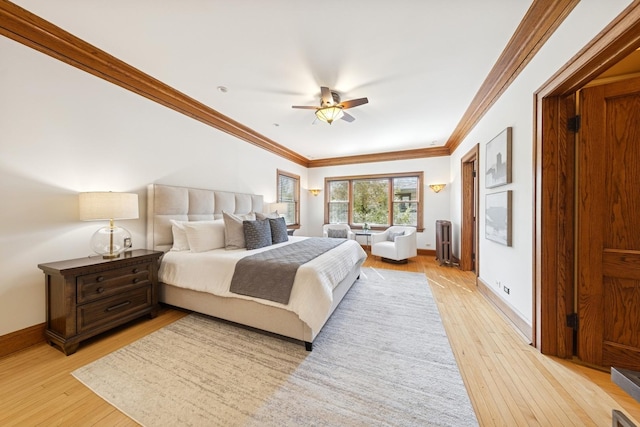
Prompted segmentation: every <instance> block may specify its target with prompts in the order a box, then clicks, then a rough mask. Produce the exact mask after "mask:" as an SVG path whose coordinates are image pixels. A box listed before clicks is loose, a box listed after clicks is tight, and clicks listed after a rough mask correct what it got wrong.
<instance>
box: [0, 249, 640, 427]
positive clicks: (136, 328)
mask: <svg viewBox="0 0 640 427" xmlns="http://www.w3.org/2000/svg"><path fill="white" fill-rule="evenodd" d="M365 265H366V266H369V267H373V268H386V269H397V270H404V271H414V272H424V273H425V274H426V276H427V278H428V279H429V283H430V285H431V289H432V291H433V294H434V296H435V298H436V300H437V303H438V307H439V309H440V313H441V315H442V320H443V323H444V325H445V328H446V330H447V334H448V336H449V340H450V342H451V346H452V348H453V351H454V354H455V356H456V359H457V361H458V365H459V367H460V372H461V374H462V377H463V379H464V382H465V384H466V387H467V390H468V392H469V396H470V397H471V401H472V403H473V406H474V409H475V411H476V414H477V416H478V420H479V422H480V425H482V426H536V425H540V426H610V425H611V410H612V409H614V408H615V409H619V410H622V411H623V412H624V413H625V414H627V415H628V416H629V417H630V418H631V419H632V420H633V421H634V422H635V423H636V424H638V426H640V423H638V420H640V404H639V403H637V402H636V401H635V400H633V399H632V398H630V397H629V396H628V395H626V394H625V393H624V392H623V391H622V390H621V389H619V388H618V387H617V386H616V385H615V384H613V383H612V382H611V380H610V377H609V374H608V373H605V372H601V371H598V370H594V369H590V368H587V367H583V366H580V365H577V364H574V363H571V362H569V361H565V360H559V359H555V358H550V357H546V356H542V355H541V354H540V353H538V352H537V351H536V350H535V349H534V348H532V347H531V346H529V345H527V343H526V342H525V341H524V339H523V338H522V337H521V335H520V334H519V333H517V332H516V331H515V329H513V328H512V327H511V325H510V324H509V323H508V322H507V321H506V320H505V318H504V317H503V316H501V315H500V314H499V313H498V312H496V311H495V309H494V308H493V307H492V306H491V305H490V304H489V303H488V302H487V301H486V300H485V298H484V297H483V296H482V295H481V294H480V293H479V292H477V290H476V287H475V279H474V276H473V274H470V273H463V272H461V271H459V270H458V269H456V268H452V267H439V266H437V264H436V263H435V262H434V261H433V258H432V257H426V256H419V257H418V258H416V259H414V260H411V261H410V262H409V263H408V264H405V265H398V266H397V265H391V264H387V263H382V262H380V261H379V260H378V259H377V257H375V258H374V257H371V256H370V257H369V258H368V260H367V262H366V264H365ZM184 315H185V313H183V312H180V311H177V310H170V309H165V310H163V311H162V312H161V314H160V315H159V316H158V317H157V318H155V319H153V320H149V319H141V320H139V321H136V322H133V323H132V324H129V325H126V327H122V328H119V329H117V330H115V331H113V332H110V333H106V334H103V335H101V336H100V337H96V338H94V339H91V340H88V341H86V342H84V343H83V344H81V345H80V349H79V350H78V352H77V353H76V354H74V355H71V356H68V357H67V356H64V355H63V354H62V353H61V352H60V351H58V350H56V349H54V348H52V347H50V346H48V345H47V344H44V343H43V344H40V345H36V346H33V347H31V348H28V349H26V350H23V351H21V352H18V353H15V354H12V355H9V356H6V357H4V358H2V359H0V425H2V426H12V425H20V426H22V425H27V426H38V425H42V426H53V425H60V426H79V425H81V426H92V425H99V426H130V425H136V424H135V423H134V422H133V421H132V420H130V419H129V418H127V417H126V416H124V415H123V414H121V413H120V412H119V411H118V410H117V409H115V408H113V407H112V406H110V405H109V404H107V403H105V402H104V401H103V400H102V399H100V398H99V397H97V396H96V395H95V394H93V393H92V392H91V391H89V390H88V389H87V388H86V387H84V386H83V385H82V384H81V383H79V382H78V381H77V380H75V379H74V378H73V377H72V376H71V375H70V372H71V371H73V370H74V369H76V368H79V367H81V366H83V365H85V364H87V363H89V362H91V361H93V360H96V359H98V358H100V357H101V356H103V355H105V354H107V353H110V352H112V351H114V350H116V349H118V348H120V347H122V346H124V345H126V344H128V343H131V342H133V341H135V340H137V339H139V338H141V337H143V336H145V335H147V334H149V333H150V332H152V331H155V330H157V329H159V328H162V327H163V326H165V325H167V324H169V323H171V322H173V321H175V320H177V319H179V318H180V317H182V316H184Z"/></svg>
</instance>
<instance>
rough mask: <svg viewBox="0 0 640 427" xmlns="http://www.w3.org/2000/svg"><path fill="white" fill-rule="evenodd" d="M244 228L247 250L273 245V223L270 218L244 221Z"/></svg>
mask: <svg viewBox="0 0 640 427" xmlns="http://www.w3.org/2000/svg"><path fill="white" fill-rule="evenodd" d="M242 229H243V231H244V240H245V242H246V244H247V250H251V249H259V248H264V247H265V246H271V225H269V220H268V219H257V220H255V221H246V220H245V221H242Z"/></svg>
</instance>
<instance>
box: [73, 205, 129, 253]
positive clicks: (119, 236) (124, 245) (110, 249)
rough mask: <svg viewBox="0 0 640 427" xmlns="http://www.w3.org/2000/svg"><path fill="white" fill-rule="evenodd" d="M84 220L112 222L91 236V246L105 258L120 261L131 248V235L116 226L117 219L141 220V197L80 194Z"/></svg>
mask: <svg viewBox="0 0 640 427" xmlns="http://www.w3.org/2000/svg"><path fill="white" fill-rule="evenodd" d="M79 202H80V203H79V205H80V220H82V221H109V225H107V226H104V227H101V228H100V229H98V231H96V232H95V233H94V235H93V237H91V242H90V246H91V249H93V251H94V252H96V253H98V254H100V255H102V258H104V259H113V258H118V257H119V256H120V254H121V253H122V252H124V251H125V250H127V249H129V248H130V247H131V233H129V231H128V230H127V229H126V228H123V227H119V226H117V225H115V224H114V223H113V221H114V220H116V219H137V218H138V195H137V194H135V193H111V192H92V193H80V196H79Z"/></svg>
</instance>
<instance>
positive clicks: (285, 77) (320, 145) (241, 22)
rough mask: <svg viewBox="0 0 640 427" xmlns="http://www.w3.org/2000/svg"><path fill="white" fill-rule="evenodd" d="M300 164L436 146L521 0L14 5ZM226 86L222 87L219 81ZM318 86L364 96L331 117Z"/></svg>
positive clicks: (502, 41) (63, 0) (117, 0)
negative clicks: (324, 116)
mask: <svg viewBox="0 0 640 427" xmlns="http://www.w3.org/2000/svg"><path fill="white" fill-rule="evenodd" d="M14 3H15V4H17V5H19V6H21V7H23V8H25V9H27V10H28V11H30V12H32V13H35V14H36V15H38V16H40V17H41V18H44V19H46V20H48V21H50V22H52V23H53V24H55V25H57V26H59V27H61V28H62V29H64V30H66V31H68V32H70V33H72V34H74V35H75V36H77V37H79V38H81V39H83V40H84V41H86V42H88V43H91V44H93V45H95V46H97V47H98V48H100V49H102V50H104V51H106V52H107V53H110V54H111V55H113V56H115V57H117V58H119V59H120V60H122V61H124V62H126V63H128V64H129V65H131V66H133V67H136V68H138V69H139V70H141V71H143V72H144V73H147V74H149V75H151V76H152V77H155V78H156V79H158V80H160V81H162V82H164V83H165V84H167V85H169V86H171V87H173V88H175V89H176V90H178V91H180V92H182V93H184V94H186V95H188V96H189V97H191V98H194V99H195V100H197V101H200V102H201V103H203V104H205V105H207V106H208V107H211V108H212V109H214V110H216V111H218V112H219V113H221V114H223V115H225V116H228V117H230V118H231V119H233V120H235V121H237V122H240V123H241V124H243V125H245V126H247V127H248V128H250V129H252V130H253V131H255V132H257V133H259V134H261V135H264V136H265V137H266V138H268V139H270V140H273V141H275V142H277V143H278V144H280V145H282V146H284V147H286V148H288V149H290V150H292V151H294V152H295V153H298V154H299V155H301V156H304V157H306V158H307V159H310V160H313V159H326V158H334V157H343V156H355V155H364V154H372V153H381V152H390V151H399V150H412V149H420V148H427V147H437V146H442V145H445V143H446V142H447V140H448V139H449V137H450V136H451V134H452V133H453V131H454V129H455V128H456V126H457V125H458V123H459V122H460V120H461V118H462V117H463V115H464V114H465V111H466V110H467V108H468V107H469V105H470V103H471V102H472V100H473V98H474V96H475V95H476V93H477V92H478V90H479V88H480V87H481V85H482V83H483V81H484V80H485V78H486V77H487V75H488V73H489V72H490V71H491V69H492V67H493V66H494V64H495V63H496V61H497V59H498V58H499V56H500V54H501V53H502V51H503V49H505V46H506V45H507V43H508V42H509V39H510V38H511V36H512V34H513V33H514V31H515V30H516V28H517V27H518V25H519V23H520V21H521V19H522V18H523V17H524V16H525V14H526V12H527V10H528V9H529V7H530V6H531V1H530V0H483V1H477V0H448V1H443V0H399V1H396V2H386V1H377V0H350V1H335V0H328V1H325V2H322V3H312V2H310V1H304V0H269V1H264V0H237V1H222V0H180V1H158V0H136V1H134V2H131V1H129V0H111V1H109V2H105V1H97V0H84V1H81V2H79V1H77V0H57V1H56V2H43V1H39V0H15V1H14ZM220 86H224V87H225V88H227V91H226V93H225V92H222V91H219V90H218V89H217V88H218V87H220ZM320 86H328V87H330V88H331V89H333V90H335V91H337V92H338V93H339V94H340V95H341V97H342V100H348V99H353V98H361V97H367V98H368V99H369V103H368V104H366V105H362V106H359V107H356V108H353V109H350V110H348V112H349V113H350V114H351V115H352V116H353V117H355V119H356V120H355V121H354V122H352V123H348V122H346V121H343V120H339V121H337V122H334V123H333V124H332V125H328V124H326V123H324V122H320V121H317V120H314V119H315V116H314V114H313V110H299V109H292V108H291V106H292V105H312V106H315V105H319V102H320V101H319V98H320Z"/></svg>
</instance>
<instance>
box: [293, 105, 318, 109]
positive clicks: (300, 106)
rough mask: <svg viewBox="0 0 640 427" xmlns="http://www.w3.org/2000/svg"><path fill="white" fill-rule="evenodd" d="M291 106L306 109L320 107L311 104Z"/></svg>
mask: <svg viewBox="0 0 640 427" xmlns="http://www.w3.org/2000/svg"><path fill="white" fill-rule="evenodd" d="M291 108H302V109H305V110H317V109H318V107H313V106H311V105H292V106H291Z"/></svg>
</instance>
